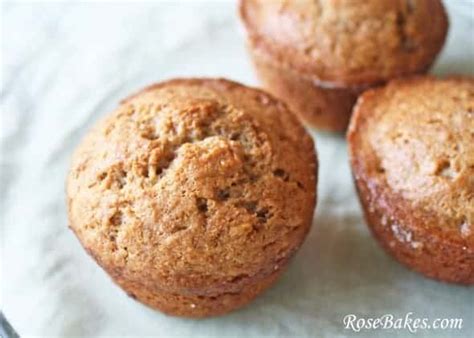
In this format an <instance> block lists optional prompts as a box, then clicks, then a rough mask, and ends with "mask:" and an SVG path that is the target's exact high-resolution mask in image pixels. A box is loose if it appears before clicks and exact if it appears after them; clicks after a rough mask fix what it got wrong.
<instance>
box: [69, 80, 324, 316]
mask: <svg viewBox="0 0 474 338" xmlns="http://www.w3.org/2000/svg"><path fill="white" fill-rule="evenodd" d="M316 180H317V159H316V154H315V149H314V144H313V141H312V139H311V137H310V136H309V135H308V133H307V132H306V131H305V130H304V128H303V127H302V126H301V124H300V123H299V122H298V120H297V118H296V117H295V116H294V115H293V114H292V112H290V111H289V110H288V108H287V107H286V106H285V105H284V104H283V103H281V102H280V101H278V100H276V99H274V98H273V97H271V96H270V95H268V94H266V93H264V92H262V91H260V90H257V89H253V88H248V87H245V86H243V85H240V84H238V83H235V82H231V81H227V80H223V79H177V80H171V81H167V82H163V83H159V84H156V85H153V86H151V87H148V88H146V89H144V90H142V91H141V92H139V93H138V94H136V95H134V96H131V97H130V98H128V99H126V100H124V101H122V102H121V104H120V105H119V107H118V108H117V109H116V110H115V111H114V112H113V113H111V114H110V115H109V116H107V117H105V118H104V119H103V120H102V121H101V122H99V123H98V124H97V125H96V126H95V127H94V128H93V129H92V130H91V131H90V132H89V133H88V135H87V136H86V137H85V139H84V140H83V141H82V143H81V144H80V145H79V147H78V149H77V150H76V152H75V154H74V156H73V161H72V166H71V169H70V172H69V176H68V180H67V201H68V209H69V223H70V227H71V229H72V230H73V231H74V233H75V234H76V236H77V237H78V238H79V240H80V242H81V243H82V245H83V246H84V248H85V249H86V250H87V252H89V254H90V255H91V256H92V257H94V259H95V260H96V261H97V263H98V264H99V265H100V266H101V267H102V268H103V269H104V270H105V271H106V272H107V273H108V274H109V275H110V276H111V277H112V279H113V280H114V281H115V282H116V283H117V284H118V285H119V286H121V287H122V288H123V289H124V290H125V291H126V292H127V293H128V294H129V295H130V296H131V297H133V298H136V299H137V300H139V301H140V302H143V303H145V304H147V305H149V306H151V307H153V308H156V309H159V310H161V311H163V312H165V313H167V314H171V315H177V316H186V317H206V316H215V315H220V314H224V313H226V312H228V311H231V310H234V309H236V308H238V307H240V306H243V305H245V304H247V303H248V302H250V301H251V300H252V299H253V298H255V297H256V296H257V295H258V294H260V293H261V292H262V291H263V290H265V289H266V288H268V287H269V286H270V285H271V284H272V283H273V282H275V280H276V279H277V278H278V277H279V276H280V275H281V273H282V271H283V270H284V269H285V267H286V266H287V264H288V262H289V260H290V258H291V257H292V256H293V254H294V253H295V252H296V251H297V249H298V248H299V247H300V245H301V244H302V242H303V240H304V238H305V236H306V234H307V232H308V230H309V229H310V225H311V223H312V218H313V211H314V207H315V203H316Z"/></svg>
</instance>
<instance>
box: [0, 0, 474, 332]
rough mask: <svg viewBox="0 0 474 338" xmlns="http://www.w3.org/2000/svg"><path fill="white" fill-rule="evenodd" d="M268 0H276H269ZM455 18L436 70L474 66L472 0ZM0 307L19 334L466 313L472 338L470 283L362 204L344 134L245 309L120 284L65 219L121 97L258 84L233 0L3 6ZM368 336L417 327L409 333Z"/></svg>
mask: <svg viewBox="0 0 474 338" xmlns="http://www.w3.org/2000/svg"><path fill="white" fill-rule="evenodd" d="M269 1H270V0H269ZM445 2H446V3H449V6H448V7H449V11H450V18H451V30H450V34H449V40H448V43H447V45H446V47H445V49H444V51H443V53H442V56H441V57H440V59H439V60H438V62H437V64H436V67H435V72H436V73H441V74H444V73H450V72H461V73H473V72H474V61H473V60H474V40H473V39H474V27H473V22H474V19H473V18H474V3H473V2H471V1H460V0H449V1H445ZM1 57H2V93H1V121H0V126H1V139H0V142H1V153H0V155H1V167H0V169H1V172H0V184H1V187H0V194H1V195H0V196H1V199H0V217H1V218H0V221H1V223H0V225H1V228H0V229H1V233H0V240H1V250H2V251H1V256H0V257H1V261H0V263H1V272H0V283H1V284H0V287H1V289H0V291H1V292H0V305H1V309H2V311H3V312H4V313H5V315H6V317H7V318H8V319H9V321H10V322H11V323H12V325H13V326H14V327H15V328H16V330H17V331H18V332H19V333H20V334H21V335H22V336H34V335H38V336H50V335H51V336H73V335H74V336H89V337H92V336H130V335H135V336H140V335H153V336H183V337H185V336H186V337H190V336H193V337H210V336H216V337H222V336H243V337H248V338H250V337H262V336H308V337H309V336H312V337H314V336H318V337H344V336H351V335H354V333H352V332H351V331H348V330H344V328H343V325H342V318H343V317H344V315H346V314H349V313H354V314H357V315H359V316H364V317H375V316H380V315H383V314H393V315H394V316H396V317H397V316H400V317H402V316H404V315H405V314H406V313H408V312H413V313H414V316H415V317H421V318H424V317H427V318H429V319H435V318H439V317H440V318H445V317H446V318H459V317H461V318H463V319H464V329H463V330H461V331H458V330H451V331H434V330H430V331H423V330H421V331H418V333H417V334H416V336H417V337H422V336H426V337H431V336H433V337H435V336H439V337H448V336H450V337H453V336H462V337H469V336H470V337H473V336H474V333H473V332H474V323H473V321H474V290H473V289H472V288H466V287H459V286H453V285H446V284H442V283H438V282H434V281H431V280H428V279H425V278H423V277H421V276H420V275H418V274H415V273H413V272H410V271H408V270H406V269H405V268H404V267H402V266H400V265H399V264H398V263H396V262H395V261H393V260H392V259H391V258H390V257H388V256H387V255H385V253H384V252H383V251H382V250H381V249H380V248H379V246H378V245H377V244H376V243H375V241H374V240H373V239H372V237H371V236H370V234H369V233H368V230H367V229H366V226H365V224H364V222H363V220H362V217H361V210H360V207H359V205H358V202H357V198H356V195H355V192H354V188H353V184H352V180H351V176H350V171H349V167H348V162H347V156H346V145H345V141H344V139H343V138H342V137H341V136H335V135H328V134H314V135H315V137H316V139H317V147H318V152H319V157H320V162H321V166H320V177H319V188H318V190H319V202H318V207H317V212H316V215H315V222H314V224H313V228H312V231H311V233H310V235H309V237H308V239H307V241H306V242H305V244H304V246H303V247H302V250H301V251H300V252H299V253H298V254H297V256H296V257H295V259H294V261H293V262H292V264H291V267H290V269H289V271H288V272H287V273H286V274H285V275H284V277H283V278H282V279H281V280H280V281H279V282H278V283H277V285H276V286H275V287H274V288H272V289H271V290H269V291H268V292H266V293H265V294H264V295H263V296H261V297H260V298H258V299H257V300H256V301H255V302H254V303H252V304H251V305H250V306H248V307H246V308H244V309H243V310H241V311H238V312H235V313H232V314H230V315H228V316H224V317H221V318H216V319H209V320H198V321H195V320H184V319H177V318H170V317H167V316H165V315H162V314H161V313H159V312H155V311H153V310H150V309H148V308H146V307H144V306H142V305H140V304H139V303H137V302H135V301H133V300H132V299H130V298H128V297H127V296H125V294H124V293H123V292H122V291H121V290H120V289H118V287H116V286H115V285H114V284H112V282H111V281H110V280H109V278H108V277H107V276H106V275H105V273H104V272H102V271H101V270H100V269H99V268H98V266H97V265H96V264H95V263H94V262H93V261H92V259H90V257H88V256H87V255H86V253H85V252H84V250H82V248H81V247H80V245H79V243H78V241H77V240H76V239H75V237H74V236H73V234H72V232H71V231H69V230H68V229H67V218H66V210H65V203H64V181H65V177H66V173H67V169H68V162H69V160H70V156H71V152H72V150H73V148H74V147H75V145H76V144H77V143H78V142H79V140H80V138H81V137H82V135H83V134H84V133H85V131H86V130H87V128H88V127H90V126H91V124H92V123H93V122H94V121H96V120H97V119H98V118H99V116H100V115H103V114H105V113H107V112H108V111H111V110H112V109H113V108H114V107H115V106H116V104H117V102H118V101H119V99H121V98H123V97H124V96H126V95H128V94H129V93H131V92H135V91H137V90H138V89H140V88H141V87H143V86H145V85H148V84H150V83H153V82H156V81H159V80H162V79H166V78H170V77H175V76H224V77H228V78H231V79H234V80H238V81H241V82H244V83H246V84H253V85H256V84H257V81H256V79H255V78H254V76H253V74H252V71H251V66H250V64H249V61H248V58H247V55H246V53H245V47H244V35H243V29H242V28H241V26H240V23H239V22H238V19H237V17H236V5H235V3H233V2H224V3H223V2H199V3H196V2H194V3H192V2H187V3H185V4H176V3H175V2H168V3H163V2H161V3H156V2H155V3H154V4H150V3H148V4H144V3H138V2H129V3H122V4H118V3H111V2H107V3H101V4H97V3H83V4H61V3H49V4H46V3H43V4H24V3H23V4H12V3H3V4H2V53H1ZM359 335H360V336H382V335H384V336H400V337H405V336H407V335H408V331H406V330H388V331H380V330H379V331H364V332H362V333H361V334H359Z"/></svg>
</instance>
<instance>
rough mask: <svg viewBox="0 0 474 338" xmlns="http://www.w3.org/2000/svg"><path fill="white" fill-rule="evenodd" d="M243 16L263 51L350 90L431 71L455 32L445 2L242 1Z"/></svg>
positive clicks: (252, 38) (255, 46)
mask: <svg viewBox="0 0 474 338" xmlns="http://www.w3.org/2000/svg"><path fill="white" fill-rule="evenodd" d="M240 13H241V17H242V20H243V21H244V24H245V26H246V28H247V31H248V33H249V36H250V43H251V45H252V47H253V49H255V51H258V52H259V53H261V54H262V55H265V56H266V57H267V58H269V59H271V60H273V62H275V63H277V64H280V65H282V66H285V67H289V68H292V69H295V70H298V71H299V72H300V73H301V74H302V75H305V76H311V77H312V78H314V79H316V80H319V81H322V82H328V83H332V84H333V85H344V86H347V85H352V86H364V85H369V84H373V83H377V82H383V81H386V80H388V79H390V78H393V77H397V76H402V75H406V74H412V73H418V72H423V71H425V70H426V69H428V68H429V66H430V65H431V63H432V62H433V60H434V58H435V56H436V55H437V53H438V52H439V51H440V49H441V47H442V45H443V43H444V40H445V37H446V33H447V28H448V20H447V16H446V13H445V10H444V8H443V5H442V3H441V1H439V0H417V1H414V0H296V1H290V0H275V1H267V0H241V2H240Z"/></svg>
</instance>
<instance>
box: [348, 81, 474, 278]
mask: <svg viewBox="0 0 474 338" xmlns="http://www.w3.org/2000/svg"><path fill="white" fill-rule="evenodd" d="M347 139H348V142H349V152H350V157H351V164H352V170H353V175H354V177H355V183H356V186H357V189H358V193H359V197H360V200H361V203H362V205H363V209H364V213H365V217H366V220H367V223H368V225H369V227H370V228H371V230H372V233H373V234H374V236H375V237H376V238H377V239H378V241H379V242H380V243H381V245H382V246H383V247H384V248H385V250H386V251H387V252H389V253H390V254H391V255H392V256H394V257H395V258H396V259H397V260H398V261H400V262H401V263H403V264H405V265H406V266H408V267H409V268H411V269H413V270H416V271H418V272H420V273H422V274H424V275H426V276H428V277H431V278H435V279H438V280H442V281H446V282H453V283H461V284H471V285H472V284H474V78H472V77H471V78H468V77H464V78H463V77H451V78H446V79H435V78H432V77H415V78H412V79H406V80H395V81H393V82H390V83H389V84H388V85H387V86H386V87H385V88H379V89H373V90H369V91H367V92H365V93H364V94H362V96H361V97H360V98H359V100H358V102H357V104H356V107H355V109H354V115H353V116H352V119H351V123H350V126H349V130H348V135H347Z"/></svg>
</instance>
